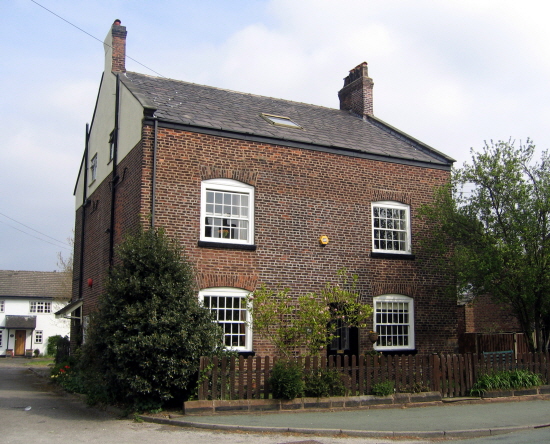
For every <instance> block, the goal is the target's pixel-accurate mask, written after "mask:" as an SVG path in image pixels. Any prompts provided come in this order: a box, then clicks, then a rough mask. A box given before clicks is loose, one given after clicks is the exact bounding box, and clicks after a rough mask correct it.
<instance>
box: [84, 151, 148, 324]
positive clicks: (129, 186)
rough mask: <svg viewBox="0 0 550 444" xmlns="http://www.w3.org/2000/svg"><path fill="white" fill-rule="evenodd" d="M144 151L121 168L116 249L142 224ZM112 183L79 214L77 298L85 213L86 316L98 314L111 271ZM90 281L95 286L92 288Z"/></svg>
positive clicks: (103, 186)
mask: <svg viewBox="0 0 550 444" xmlns="http://www.w3.org/2000/svg"><path fill="white" fill-rule="evenodd" d="M141 167H142V149H141V143H140V144H138V145H137V146H136V147H135V148H134V149H133V150H132V151H131V153H130V154H129V155H128V156H126V157H125V158H124V159H123V160H122V161H121V162H120V164H119V165H118V168H117V173H118V176H119V181H118V184H117V186H116V193H115V199H116V203H115V219H114V221H115V232H114V233H115V234H114V239H115V245H116V244H118V243H120V241H121V240H122V237H123V234H124V233H126V232H129V231H131V230H133V229H135V228H136V227H137V226H138V225H139V222H140V214H141V213H140V202H141V197H140V191H141V178H142V169H141ZM111 181H112V175H109V176H108V177H107V178H106V179H105V180H104V181H103V182H102V183H101V184H100V185H99V186H98V188H97V189H96V190H95V191H94V192H93V193H92V194H91V195H90V196H89V199H90V203H89V204H88V205H87V206H86V207H85V208H83V207H80V208H79V209H78V210H77V212H76V222H75V255H74V258H75V259H74V260H75V267H74V270H75V275H74V284H73V298H74V299H76V298H77V297H78V284H79V273H80V267H79V264H80V251H81V250H80V249H81V248H82V238H81V227H82V225H81V224H82V215H83V214H84V212H85V236H84V246H83V248H84V258H85V259H84V267H83V270H82V279H83V284H82V290H81V291H82V296H83V299H84V301H85V302H84V307H83V316H87V315H89V314H90V313H91V311H93V310H94V308H95V306H96V304H97V302H98V298H99V296H100V295H101V294H102V292H103V290H104V284H105V278H106V276H107V271H108V268H109V229H110V225H111V199H112V194H111ZM88 279H92V280H93V285H92V286H91V287H90V286H88Z"/></svg>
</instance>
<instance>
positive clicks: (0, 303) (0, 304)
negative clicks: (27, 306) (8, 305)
mask: <svg viewBox="0 0 550 444" xmlns="http://www.w3.org/2000/svg"><path fill="white" fill-rule="evenodd" d="M4 304H5V302H4V301H0V313H4Z"/></svg>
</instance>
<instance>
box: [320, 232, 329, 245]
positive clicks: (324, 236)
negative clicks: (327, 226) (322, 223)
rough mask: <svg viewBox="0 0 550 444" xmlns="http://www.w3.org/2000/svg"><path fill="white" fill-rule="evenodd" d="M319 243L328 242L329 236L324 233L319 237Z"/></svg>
mask: <svg viewBox="0 0 550 444" xmlns="http://www.w3.org/2000/svg"><path fill="white" fill-rule="evenodd" d="M319 243H320V244H321V245H326V244H328V236H327V235H325V234H323V235H322V236H321V237H320V238H319Z"/></svg>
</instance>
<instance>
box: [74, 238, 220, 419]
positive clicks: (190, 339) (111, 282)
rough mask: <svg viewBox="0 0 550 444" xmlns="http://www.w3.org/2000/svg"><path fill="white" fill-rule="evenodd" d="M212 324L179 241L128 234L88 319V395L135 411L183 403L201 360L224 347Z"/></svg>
mask: <svg viewBox="0 0 550 444" xmlns="http://www.w3.org/2000/svg"><path fill="white" fill-rule="evenodd" d="M212 320H213V319H212V315H211V313H210V311H209V310H207V309H205V308H203V307H202V306H201V305H200V304H199V302H198V299H197V291H196V288H195V285H194V277H193V270H192V267H191V265H190V263H189V262H188V261H187V260H185V259H183V258H182V251H181V249H180V248H179V247H178V246H177V245H176V244H175V242H174V241H172V240H170V239H169V238H168V237H167V236H166V235H165V233H164V232H163V231H162V230H155V229H149V230H140V231H139V233H137V234H136V235H134V236H131V237H128V238H127V239H126V240H125V241H124V242H123V243H122V244H121V245H120V247H119V248H118V249H117V252H116V257H115V265H114V267H113V268H112V269H111V272H110V274H109V278H108V281H107V283H106V292H105V294H104V295H103V297H102V299H101V301H100V305H99V309H98V311H97V312H96V313H95V315H94V316H92V318H91V320H90V326H89V329H88V332H87V342H86V344H85V346H84V348H83V353H82V362H81V366H80V367H81V369H82V371H83V373H84V378H85V380H86V385H87V391H88V394H89V395H91V396H92V397H95V398H96V399H97V400H107V401H109V402H121V403H124V404H126V405H127V406H129V407H130V408H133V409H135V410H153V409H158V408H161V407H162V406H163V405H166V404H167V403H173V402H177V403H180V402H182V401H183V400H184V399H186V397H187V396H189V394H190V393H191V392H192V390H193V389H194V387H195V384H196V379H197V374H198V367H199V359H200V357H201V356H203V355H206V356H211V355H213V354H216V353H217V352H219V350H220V349H221V347H223V345H222V339H221V338H222V336H221V331H220V328H219V326H218V325H217V324H216V323H214V322H212ZM98 387H99V388H101V390H98Z"/></svg>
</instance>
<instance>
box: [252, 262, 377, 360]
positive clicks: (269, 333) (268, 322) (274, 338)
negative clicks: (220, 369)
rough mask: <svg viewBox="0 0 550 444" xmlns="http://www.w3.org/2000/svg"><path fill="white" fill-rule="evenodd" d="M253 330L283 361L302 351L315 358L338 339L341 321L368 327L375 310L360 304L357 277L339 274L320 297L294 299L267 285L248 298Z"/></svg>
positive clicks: (345, 273) (283, 290)
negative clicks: (266, 340) (273, 346)
mask: <svg viewBox="0 0 550 444" xmlns="http://www.w3.org/2000/svg"><path fill="white" fill-rule="evenodd" d="M248 302H249V310H250V312H251V317H252V320H253V321H252V325H251V327H252V329H253V330H254V331H255V332H258V333H259V334H260V335H261V336H262V337H263V338H266V339H269V340H270V341H271V342H272V343H273V344H274V345H275V347H276V348H277V351H278V353H279V354H280V355H282V356H283V357H284V358H286V359H289V358H291V357H293V356H294V355H296V354H298V353H299V352H300V351H305V352H306V353H307V354H308V355H312V356H316V355H318V354H319V353H320V352H321V350H323V348H324V347H325V346H326V345H327V344H329V343H330V342H331V341H332V340H333V339H334V338H335V336H336V331H337V323H336V321H337V320H338V319H340V320H342V321H344V323H345V324H346V325H347V326H349V327H366V322H367V320H368V318H369V317H370V316H371V315H372V307H371V306H369V305H366V304H363V303H361V301H360V294H359V291H358V289H357V276H356V275H353V276H351V277H350V276H348V273H347V271H346V270H345V269H342V270H340V271H338V282H337V283H331V282H328V283H327V284H326V285H325V287H324V289H323V290H322V291H321V293H320V294H317V293H308V294H304V295H299V296H297V297H296V296H293V295H292V294H291V291H290V289H288V288H284V289H278V290H274V289H270V288H268V287H266V286H265V285H262V286H260V288H259V289H258V290H256V291H254V293H253V294H252V295H251V296H249V297H248Z"/></svg>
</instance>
